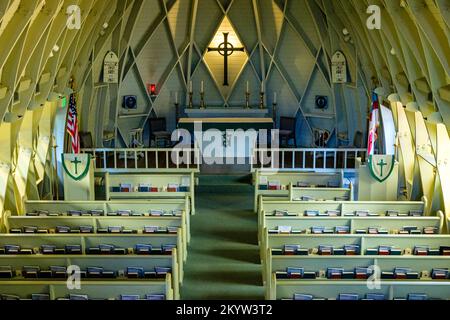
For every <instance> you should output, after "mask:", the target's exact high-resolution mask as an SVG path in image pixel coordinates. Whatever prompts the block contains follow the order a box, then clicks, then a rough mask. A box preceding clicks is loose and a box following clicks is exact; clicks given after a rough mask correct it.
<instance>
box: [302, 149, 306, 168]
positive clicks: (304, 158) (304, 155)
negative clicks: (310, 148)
mask: <svg viewBox="0 0 450 320" xmlns="http://www.w3.org/2000/svg"><path fill="white" fill-rule="evenodd" d="M302 167H303V169H306V151H303V164H302Z"/></svg>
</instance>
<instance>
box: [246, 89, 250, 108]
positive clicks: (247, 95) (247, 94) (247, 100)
mask: <svg viewBox="0 0 450 320" xmlns="http://www.w3.org/2000/svg"><path fill="white" fill-rule="evenodd" d="M245 108H246V109H250V92H246V93H245Z"/></svg>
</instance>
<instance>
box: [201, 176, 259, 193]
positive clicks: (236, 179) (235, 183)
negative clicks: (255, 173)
mask: <svg viewBox="0 0 450 320" xmlns="http://www.w3.org/2000/svg"><path fill="white" fill-rule="evenodd" d="M251 181H252V176H251V175H213V174H202V175H200V176H199V184H198V186H197V187H196V192H201V193H246V194H251V193H252V192H253V187H252V185H251Z"/></svg>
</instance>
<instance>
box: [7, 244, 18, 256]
mask: <svg viewBox="0 0 450 320" xmlns="http://www.w3.org/2000/svg"><path fill="white" fill-rule="evenodd" d="M5 253H6V254H19V253H20V246H17V245H14V244H7V245H5Z"/></svg>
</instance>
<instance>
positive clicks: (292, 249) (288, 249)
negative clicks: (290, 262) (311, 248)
mask: <svg viewBox="0 0 450 320" xmlns="http://www.w3.org/2000/svg"><path fill="white" fill-rule="evenodd" d="M300 249H301V246H300V245H298V244H286V245H285V246H284V249H283V253H284V254H285V255H296V254H297V253H298V251H299V250H300Z"/></svg>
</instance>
